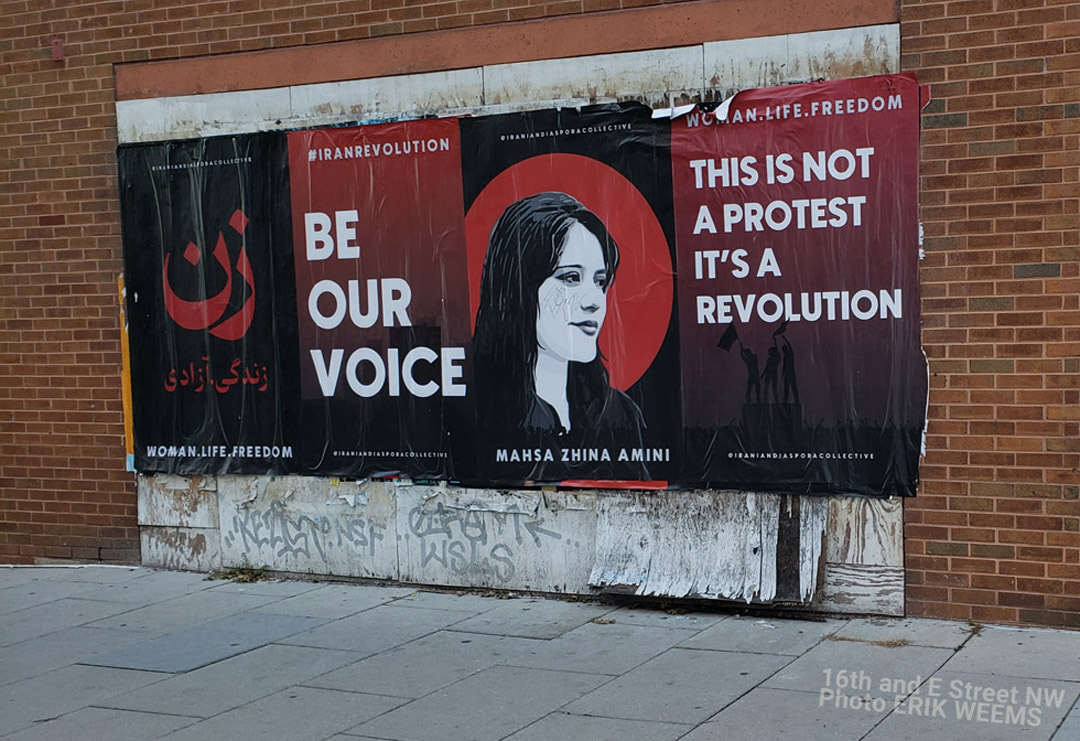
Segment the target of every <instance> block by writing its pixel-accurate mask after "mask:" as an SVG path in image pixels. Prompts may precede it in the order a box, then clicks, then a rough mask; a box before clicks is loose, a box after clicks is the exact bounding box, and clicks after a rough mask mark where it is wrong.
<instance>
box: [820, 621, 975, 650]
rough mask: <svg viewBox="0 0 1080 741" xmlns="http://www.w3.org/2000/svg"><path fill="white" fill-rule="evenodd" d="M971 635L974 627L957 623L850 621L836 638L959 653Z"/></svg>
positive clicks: (838, 632) (837, 633)
mask: <svg viewBox="0 0 1080 741" xmlns="http://www.w3.org/2000/svg"><path fill="white" fill-rule="evenodd" d="M971 632H972V629H971V626H970V625H968V624H967V623H958V622H956V621H955V620H922V619H919V620H915V619H912V618H863V619H859V620H850V621H848V624H847V625H845V626H843V627H842V628H840V630H838V631H836V635H837V636H839V637H841V638H851V639H853V640H857V641H865V642H867V643H873V642H875V641H878V642H898V643H904V644H906V645H911V646H930V647H931V648H951V649H953V650H956V649H958V648H960V647H961V646H962V645H964V641H966V640H968V639H969V638H971Z"/></svg>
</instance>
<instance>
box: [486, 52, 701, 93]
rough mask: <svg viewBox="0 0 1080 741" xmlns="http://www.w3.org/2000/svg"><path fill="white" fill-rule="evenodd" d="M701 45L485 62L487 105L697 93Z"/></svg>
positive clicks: (699, 91)
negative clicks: (532, 59)
mask: <svg viewBox="0 0 1080 741" xmlns="http://www.w3.org/2000/svg"><path fill="white" fill-rule="evenodd" d="M703 69H704V68H703V67H702V54H701V46H684V47H676V48H672V49H656V50H652V51H640V52H623V53H619V54H596V55H592V56H584V57H572V58H569V59H549V60H544V61H538V62H519V63H516V64H496V65H491V66H488V67H484V102H485V103H486V104H488V105H499V104H504V103H517V102H529V103H532V104H533V105H536V104H538V103H539V104H541V105H542V103H543V102H548V103H554V102H557V101H561V100H565V99H566V98H575V99H583V100H587V101H590V102H594V103H599V102H604V101H613V100H619V99H625V98H628V97H634V98H637V97H639V96H642V95H645V96H648V95H650V94H655V93H663V94H673V95H677V94H679V93H689V94H691V95H694V94H700V93H701V91H702V86H703V84H704V76H703Z"/></svg>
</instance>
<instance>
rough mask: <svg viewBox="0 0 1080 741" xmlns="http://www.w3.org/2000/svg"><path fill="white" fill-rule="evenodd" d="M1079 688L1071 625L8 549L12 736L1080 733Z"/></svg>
mask: <svg viewBox="0 0 1080 741" xmlns="http://www.w3.org/2000/svg"><path fill="white" fill-rule="evenodd" d="M1078 696H1080V633H1077V632H1065V631H1053V630H1016V629H1006V628H994V627H985V628H981V629H980V628H979V626H970V625H967V624H964V623H950V622H939V621H931V620H842V619H839V620H828V621H812V620H779V619H772V618H767V619H766V618H746V617H736V616H725V615H722V614H705V613H692V614H682V615H671V614H666V613H664V612H659V611H652V610H644V609H630V608H626V607H616V606H613V605H603V604H592V603H582V602H562V601H557V600H544V599H536V598H532V597H521V598H518V599H497V598H490V597H479V596H474V595H464V596H458V595H454V594H442V593H434V592H425V591H418V590H416V589H410V588H400V587H379V586H358V585H346V584H326V583H314V582H300V581H260V582H255V583H250V584H240V583H234V582H223V581H209V580H207V579H206V578H205V577H204V576H203V575H202V574H190V573H180V572H167V571H153V570H149V569H143V568H108V567H95V566H88V567H82V568H63V567H60V568H56V567H32V568H0V737H2V738H4V739H5V741H6V740H7V739H20V740H21V739H48V740H49V741H59V740H61V739H68V738H71V739H79V741H86V740H90V741H93V740H96V739H110V741H112V740H116V739H151V738H168V739H174V740H180V739H211V738H213V739H230V740H231V739H326V738H334V739H338V741H349V740H352V741H355V740H356V739H363V738H368V739H399V740H401V741H413V740H415V741H422V740H428V739H430V740H431V741H456V740H460V741H480V740H482V739H513V740H514V741H526V740H529V741H539V740H541V739H583V740H586V741H593V740H595V741H600V740H602V739H617V740H618V741H637V740H638V739H641V740H646V739H647V740H649V741H662V740H666V739H686V740H687V741H705V740H706V739H734V740H736V741H738V740H741V739H751V740H752V739H763V740H767V741H775V740H776V739H777V738H782V737H783V736H785V735H790V734H798V737H799V739H800V741H811V740H817V739H822V740H825V739H828V740H829V741H835V740H837V739H867V741H891V740H900V739H913V738H929V739H940V740H943V741H944V740H950V739H979V740H980V741H984V740H986V739H1009V740H1010V741H1011V740H1012V739H1051V738H1052V739H1055V741H1065V740H1069V741H1073V740H1077V739H1080V705H1078V704H1077V697H1078ZM905 698H906V699H905Z"/></svg>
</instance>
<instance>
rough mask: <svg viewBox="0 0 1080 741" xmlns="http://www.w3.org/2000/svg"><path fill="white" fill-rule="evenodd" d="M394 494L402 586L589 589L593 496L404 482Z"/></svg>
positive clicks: (593, 525)
mask: <svg viewBox="0 0 1080 741" xmlns="http://www.w3.org/2000/svg"><path fill="white" fill-rule="evenodd" d="M396 496H397V504H398V521H397V527H398V529H397V533H398V556H399V560H400V575H401V576H400V578H401V580H402V581H406V582H416V583H420V584H442V585H447V586H468V587H491V588H496V589H521V590H534V591H546V592H568V593H582V592H587V591H589V590H588V589H587V585H586V580H587V578H588V575H589V566H590V564H591V562H592V554H593V550H594V547H595V546H594V533H595V530H596V514H595V504H594V501H595V496H594V495H592V494H587V493H580V494H579V493H574V492H557V493H555V492H552V493H551V494H548V493H544V492H512V493H510V492H501V491H493V490H489V489H456V488H451V487H445V486H408V485H401V486H397V487H396Z"/></svg>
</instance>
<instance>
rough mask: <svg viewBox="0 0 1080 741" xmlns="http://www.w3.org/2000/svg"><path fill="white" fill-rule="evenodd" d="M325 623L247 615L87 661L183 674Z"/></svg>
mask: <svg viewBox="0 0 1080 741" xmlns="http://www.w3.org/2000/svg"><path fill="white" fill-rule="evenodd" d="M325 622H326V621H325V620H319V619H316V618H303V617H292V616H290V615H261V614H258V613H243V614H240V615H230V616H229V617H225V618H221V619H220V620H214V621H212V622H209V623H206V624H205V625H197V626H195V627H193V628H188V629H187V630H181V631H178V632H176V633H170V634H169V635H167V636H162V637H161V638H157V639H155V640H152V641H147V642H146V643H143V644H140V645H137V646H129V647H126V648H122V649H118V650H116V651H110V652H108V653H104V654H101V655H100V656H95V657H92V658H89V659H86V660H84V661H83V662H82V663H84V664H90V665H92V666H112V667H116V668H118V669H141V670H143V671H150V672H167V673H170V674H180V673H183V672H189V671H191V670H192V669H198V668H199V667H200V666H206V665H208V664H213V663H215V662H218V661H221V660H223V659H227V658H229V657H231V656H238V655H239V654H242V653H246V652H248V651H251V650H253V649H256V648H259V647H260V646H265V645H267V644H268V643H272V642H274V641H276V640H279V639H281V638H287V637H289V636H291V635H295V634H296V633H302V632H304V631H305V630H311V629H312V628H316V627H318V626H320V625H322V624H323V623H325Z"/></svg>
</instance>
